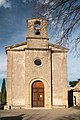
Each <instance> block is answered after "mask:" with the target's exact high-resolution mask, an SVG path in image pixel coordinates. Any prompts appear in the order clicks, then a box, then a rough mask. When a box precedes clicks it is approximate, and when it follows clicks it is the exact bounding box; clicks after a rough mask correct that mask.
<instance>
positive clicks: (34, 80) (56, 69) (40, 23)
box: [6, 18, 68, 109]
mask: <svg viewBox="0 0 80 120" xmlns="http://www.w3.org/2000/svg"><path fill="white" fill-rule="evenodd" d="M27 24H28V33H27V37H26V39H27V41H26V42H23V43H19V44H16V45H12V46H8V47H6V53H7V108H10V109H12V108H25V109H29V108H52V107H53V108H59V107H60V108H61V107H64V108H65V107H68V88H67V51H68V50H67V49H66V48H64V47H61V46H58V45H54V44H50V43H49V42H48V22H47V21H46V20H44V19H41V18H37V19H35V18H33V19H28V21H27Z"/></svg>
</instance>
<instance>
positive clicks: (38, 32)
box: [35, 27, 40, 35]
mask: <svg viewBox="0 0 80 120" xmlns="http://www.w3.org/2000/svg"><path fill="white" fill-rule="evenodd" d="M35 34H36V35H40V28H37V27H36V28H35Z"/></svg>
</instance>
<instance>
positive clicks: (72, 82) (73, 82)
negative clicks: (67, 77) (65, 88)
mask: <svg viewBox="0 0 80 120" xmlns="http://www.w3.org/2000/svg"><path fill="white" fill-rule="evenodd" d="M77 83H78V81H70V82H69V85H70V87H74V86H75V85H76V84H77Z"/></svg>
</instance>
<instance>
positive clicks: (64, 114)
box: [0, 108, 80, 120]
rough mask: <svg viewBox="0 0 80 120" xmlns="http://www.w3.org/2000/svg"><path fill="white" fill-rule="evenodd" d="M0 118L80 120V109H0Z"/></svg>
mask: <svg viewBox="0 0 80 120" xmlns="http://www.w3.org/2000/svg"><path fill="white" fill-rule="evenodd" d="M0 120H80V109H74V108H68V109H28V110H25V109H13V110H0Z"/></svg>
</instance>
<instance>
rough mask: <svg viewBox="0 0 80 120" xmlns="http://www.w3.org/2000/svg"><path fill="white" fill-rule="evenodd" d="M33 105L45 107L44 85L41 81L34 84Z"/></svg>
mask: <svg viewBox="0 0 80 120" xmlns="http://www.w3.org/2000/svg"><path fill="white" fill-rule="evenodd" d="M32 107H44V85H43V82H41V81H38V82H35V83H34V84H33V85H32Z"/></svg>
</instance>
